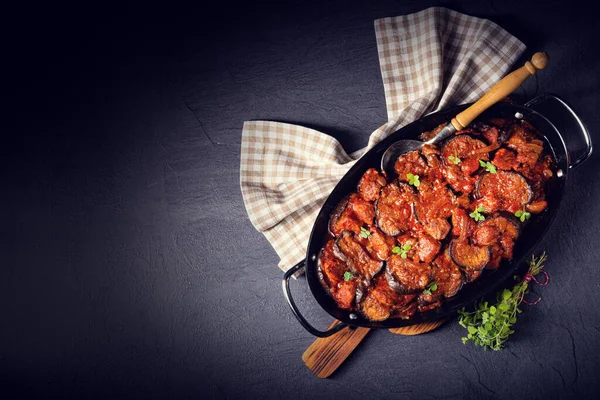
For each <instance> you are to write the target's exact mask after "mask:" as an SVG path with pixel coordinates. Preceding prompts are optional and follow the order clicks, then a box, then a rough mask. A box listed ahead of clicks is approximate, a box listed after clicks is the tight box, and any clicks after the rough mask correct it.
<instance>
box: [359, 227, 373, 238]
mask: <svg viewBox="0 0 600 400" xmlns="http://www.w3.org/2000/svg"><path fill="white" fill-rule="evenodd" d="M360 237H361V238H363V239H368V238H370V237H371V232H369V230H368V229H366V228H365V227H364V226H361V227H360Z"/></svg>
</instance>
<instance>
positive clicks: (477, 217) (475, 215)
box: [469, 206, 485, 222]
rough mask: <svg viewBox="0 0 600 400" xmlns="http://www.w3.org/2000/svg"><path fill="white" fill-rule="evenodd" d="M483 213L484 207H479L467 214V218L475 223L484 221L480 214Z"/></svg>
mask: <svg viewBox="0 0 600 400" xmlns="http://www.w3.org/2000/svg"><path fill="white" fill-rule="evenodd" d="M483 211H485V207H483V206H479V207H477V208H476V209H475V211H473V212H472V213H471V214H469V217H471V218H473V219H474V220H475V222H479V221H484V220H485V217H484V216H483V215H481V214H480V213H481V212H483Z"/></svg>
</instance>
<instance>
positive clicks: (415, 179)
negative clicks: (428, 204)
mask: <svg viewBox="0 0 600 400" xmlns="http://www.w3.org/2000/svg"><path fill="white" fill-rule="evenodd" d="M406 178H408V184H409V185H413V186H414V187H419V185H420V184H421V182H420V181H419V175H413V174H406Z"/></svg>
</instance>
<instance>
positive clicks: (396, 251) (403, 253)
mask: <svg viewBox="0 0 600 400" xmlns="http://www.w3.org/2000/svg"><path fill="white" fill-rule="evenodd" d="M409 250H410V244H408V243H407V244H405V245H404V246H402V247H400V246H394V247H393V248H392V253H394V254H400V257H402V258H406V257H407V256H408V254H407V253H408V251H409Z"/></svg>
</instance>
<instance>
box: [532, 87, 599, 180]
mask: <svg viewBox="0 0 600 400" xmlns="http://www.w3.org/2000/svg"><path fill="white" fill-rule="evenodd" d="M544 103H545V104H546V105H545V106H544ZM551 103H554V104H555V105H558V106H559V107H561V108H562V109H564V110H566V111H567V112H568V113H569V114H571V116H572V117H573V122H574V123H573V124H569V127H571V125H573V126H574V129H578V130H579V133H580V134H581V136H582V137H583V141H584V145H585V149H584V150H583V151H582V152H581V155H580V156H579V157H577V159H576V160H575V161H573V162H571V157H570V156H569V169H575V168H577V167H578V166H579V165H581V163H583V162H584V161H585V160H587V159H588V158H589V157H590V156H591V155H592V138H591V137H590V133H589V132H588V130H587V128H586V127H585V125H584V123H583V121H581V118H579V116H578V115H577V114H576V113H575V111H573V109H572V108H571V107H570V106H569V105H568V104H567V103H565V102H564V101H563V100H562V99H560V98H559V97H557V96H555V95H553V94H549V93H544V94H541V95H539V96H537V97H536V98H534V99H533V100H530V101H529V102H527V103H526V104H525V107H529V108H532V109H534V110H536V111H539V112H540V113H541V114H545V115H548V114H547V113H544V112H543V111H542V110H543V109H544V108H545V107H547V106H548V105H550V106H551V105H552V104H551ZM550 120H552V118H550ZM552 122H553V123H554V122H558V121H552ZM565 130H566V129H565ZM565 145H566V142H565Z"/></svg>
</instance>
